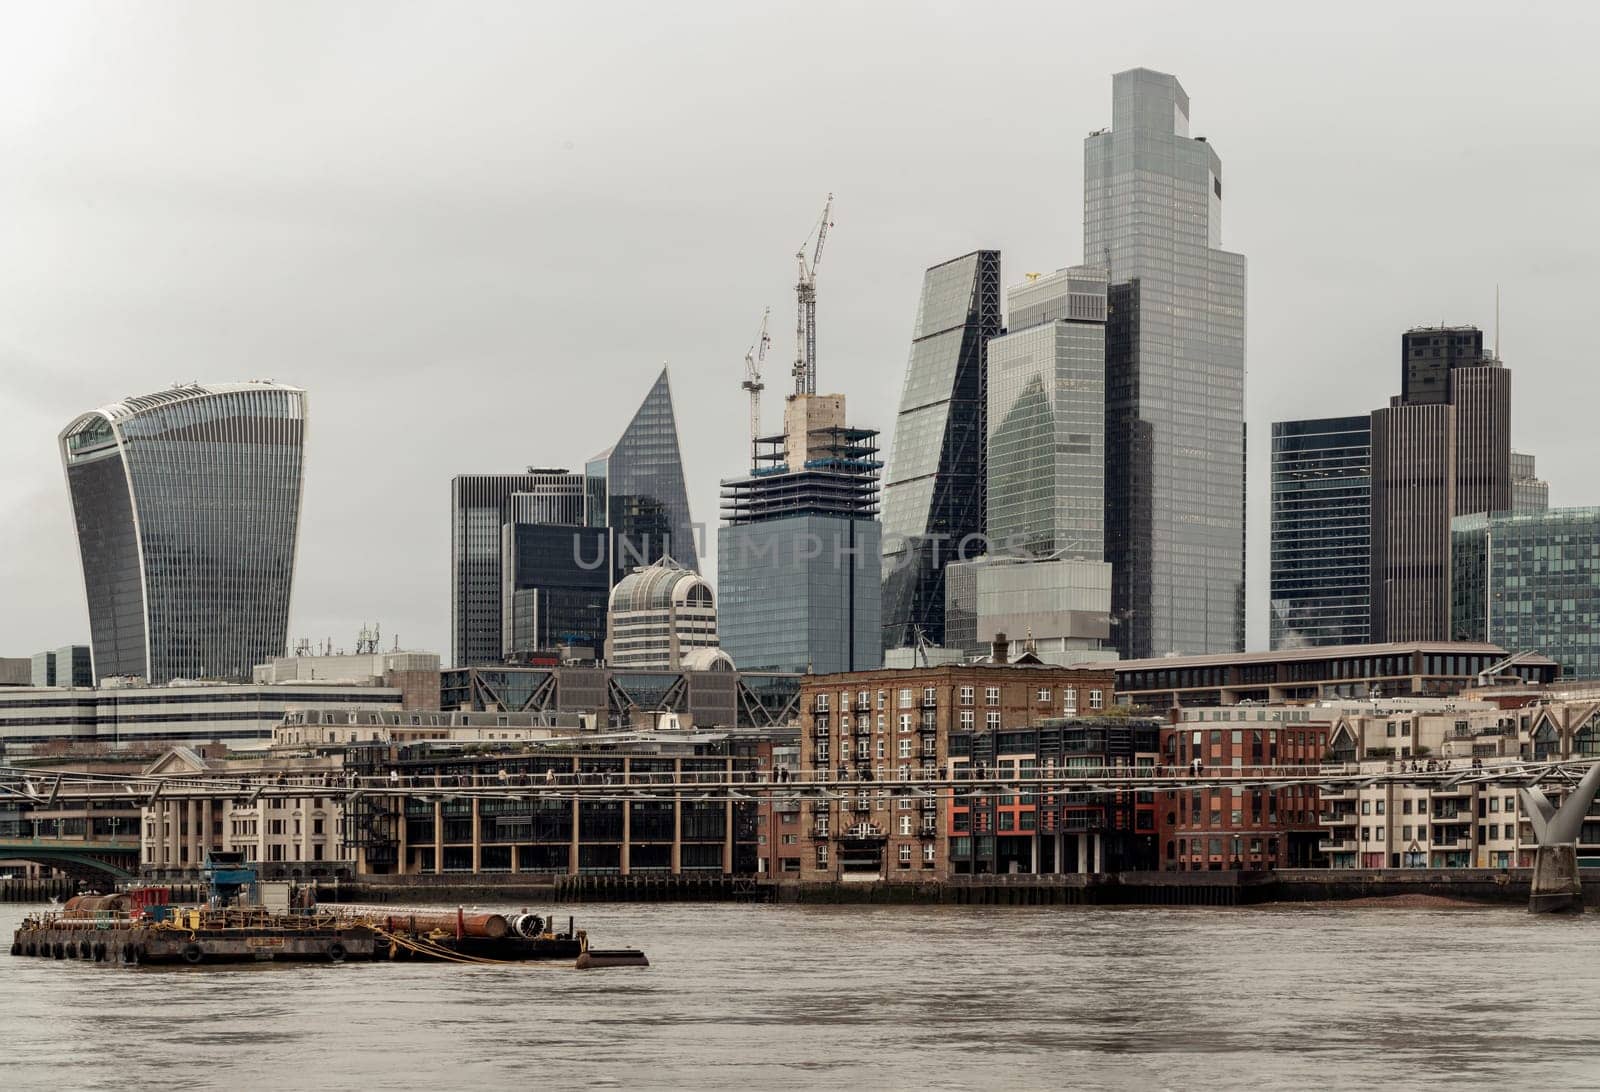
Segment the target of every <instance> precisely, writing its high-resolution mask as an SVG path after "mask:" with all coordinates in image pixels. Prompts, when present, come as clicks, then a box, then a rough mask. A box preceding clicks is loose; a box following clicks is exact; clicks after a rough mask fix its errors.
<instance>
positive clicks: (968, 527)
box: [882, 250, 1000, 648]
mask: <svg viewBox="0 0 1600 1092" xmlns="http://www.w3.org/2000/svg"><path fill="white" fill-rule="evenodd" d="M999 333H1000V252H999V251H998V250H979V251H974V252H973V253H971V254H967V255H964V256H962V257H960V258H955V259H952V260H951V261H948V262H944V263H942V264H940V265H936V266H934V267H933V268H931V269H929V270H928V271H927V273H926V274H925V275H924V277H923V281H922V296H921V299H920V301H919V302H918V305H917V319H916V325H915V326H914V327H913V329H912V340H911V359H910V360H909V362H908V363H907V365H906V380H905V387H904V389H903V390H902V392H901V396H900V413H899V416H898V417H897V418H896V420H895V432H894V445H893V447H892V448H891V449H890V452H889V465H888V472H887V474H886V477H885V483H884V489H883V602H882V608H883V647H884V648H897V647H902V646H908V645H913V644H915V643H916V641H917V637H918V635H919V633H920V635H921V636H922V637H923V638H924V639H925V640H927V641H929V642H931V643H933V644H941V643H943V641H944V599H945V595H944V566H945V564H946V562H948V561H950V560H952V559H956V558H959V556H960V555H961V553H962V550H963V543H968V542H969V539H971V538H972V536H982V535H983V534H984V532H985V528H986V515H987V512H986V509H987V503H988V502H987V491H988V490H987V486H988V469H987V461H988V452H987V447H988V420H987V419H988V347H989V339H990V338H993V337H997V336H998V335H999ZM966 549H967V556H971V555H972V554H974V553H981V552H982V550H983V547H982V545H981V544H972V543H969V544H968V545H967V547H966Z"/></svg>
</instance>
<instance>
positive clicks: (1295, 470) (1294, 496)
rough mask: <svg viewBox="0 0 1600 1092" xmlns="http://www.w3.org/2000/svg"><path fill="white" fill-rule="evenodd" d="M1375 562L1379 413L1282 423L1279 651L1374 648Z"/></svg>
mask: <svg viewBox="0 0 1600 1092" xmlns="http://www.w3.org/2000/svg"><path fill="white" fill-rule="evenodd" d="M1371 562H1372V422H1371V418H1370V417H1369V416H1360V417H1324V418H1321V419H1318V420H1311V421H1276V422H1274V423H1273V425H1272V577H1271V581H1272V599H1271V621H1270V628H1271V639H1272V647H1273V648H1274V649H1280V648H1303V647H1305V646H1308V645H1359V644H1365V643H1366V642H1367V635H1368V622H1369V612H1370V604H1369V599H1370V596H1371V592H1372V577H1371Z"/></svg>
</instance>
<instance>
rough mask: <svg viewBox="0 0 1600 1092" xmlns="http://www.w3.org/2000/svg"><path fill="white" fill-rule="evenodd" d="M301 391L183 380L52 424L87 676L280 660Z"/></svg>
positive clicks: (206, 672)
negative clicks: (84, 608) (56, 428)
mask: <svg viewBox="0 0 1600 1092" xmlns="http://www.w3.org/2000/svg"><path fill="white" fill-rule="evenodd" d="M305 415H306V397H305V392H304V391H302V390H299V389H298V388H295V387H289V386H284V385H282V384H279V383H274V382H271V381H261V382H250V383H232V384H213V385H205V386H202V385H199V384H184V385H180V386H176V387H173V388H171V389H170V390H165V391H159V392H157V393H154V394H147V395H141V396H138V397H130V398H126V399H124V400H123V401H121V402H114V403H112V404H110V405H107V406H103V407H101V408H100V409H98V410H95V411H93V412H90V413H86V414H83V415H82V416H80V417H77V418H75V419H74V420H73V421H72V423H71V424H69V425H68V426H67V427H66V428H65V429H63V430H62V432H61V436H60V447H61V458H62V462H63V464H64V466H65V469H66V476H67V487H68V491H69V493H70V494H71V498H72V508H73V517H74V523H75V525H76V528H77V537H78V550H79V554H80V557H81V559H82V563H83V578H84V588H85V591H86V593H87V596H88V604H89V629H90V634H91V644H92V646H93V650H94V651H93V666H94V674H95V678H96V679H97V680H98V679H105V678H108V677H112V676H130V677H131V676H137V677H139V678H142V679H144V680H146V681H147V682H151V683H155V684H162V683H166V682H169V681H171V680H172V679H177V678H212V679H233V680H242V679H246V678H248V677H249V675H250V668H251V665H253V664H256V663H259V662H260V661H262V660H264V659H266V658H267V657H269V656H277V655H281V654H282V653H283V651H284V648H285V642H286V639H287V633H288V624H289V594H290V590H291V588H292V585H293V582H294V560H295V544H296V538H297V533H298V530H299V526H300V493H301V480H302V475H303V472H304V452H303V444H304V439H305Z"/></svg>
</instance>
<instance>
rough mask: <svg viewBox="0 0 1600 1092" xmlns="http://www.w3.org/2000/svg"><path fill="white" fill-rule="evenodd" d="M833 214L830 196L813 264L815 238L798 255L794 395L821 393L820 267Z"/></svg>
mask: <svg viewBox="0 0 1600 1092" xmlns="http://www.w3.org/2000/svg"><path fill="white" fill-rule="evenodd" d="M832 214H833V194H831V193H830V194H828V203H827V204H825V205H823V206H822V219H820V220H818V221H817V226H816V227H815V228H813V229H812V231H811V235H815V236H816V237H817V246H816V249H815V250H813V251H812V253H811V261H810V263H809V264H807V262H806V243H809V242H811V235H807V236H806V238H805V242H803V243H801V244H800V249H799V250H798V251H796V252H795V256H794V258H795V262H796V264H797V265H799V267H800V280H799V282H798V283H796V284H795V286H794V294H795V302H796V303H797V305H798V306H797V308H796V310H797V314H796V316H795V324H794V393H796V394H816V393H817V266H818V265H819V264H820V263H821V262H822V244H823V242H824V241H826V239H827V238H828V228H830V227H832V226H833V223H832V221H831V220H830V219H829V217H830V216H831V215H832Z"/></svg>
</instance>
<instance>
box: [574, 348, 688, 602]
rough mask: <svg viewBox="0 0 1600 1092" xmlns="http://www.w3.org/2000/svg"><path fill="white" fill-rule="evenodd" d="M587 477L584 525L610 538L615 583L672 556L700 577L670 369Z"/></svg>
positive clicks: (590, 462)
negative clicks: (631, 569) (602, 529)
mask: <svg viewBox="0 0 1600 1092" xmlns="http://www.w3.org/2000/svg"><path fill="white" fill-rule="evenodd" d="M584 476H585V478H586V481H585V484H584V490H585V502H584V512H585V518H586V522H587V523H588V524H589V525H590V526H592V527H609V528H610V529H611V530H612V532H613V539H612V548H613V550H614V551H615V553H614V555H613V556H614V560H615V568H614V572H615V574H616V575H617V576H618V577H620V576H621V575H622V573H624V572H626V571H627V569H628V568H629V567H630V566H636V565H649V564H651V563H652V562H655V561H658V560H660V559H661V558H663V557H669V556H670V557H671V558H673V559H674V560H675V561H677V562H678V564H680V565H682V566H683V567H685V568H688V569H692V570H694V571H696V572H698V571H699V569H700V555H699V551H698V545H697V543H696V541H695V537H694V524H693V521H692V520H691V518H690V515H689V494H688V491H687V490H686V489H685V487H684V477H683V456H682V454H681V453H680V451H679V447H678V423H677V418H676V417H675V416H674V414H673V410H672V384H671V383H670V382H669V380H668V378H667V369H666V368H662V369H661V374H660V375H659V376H657V377H656V381H655V383H654V384H652V385H651V387H650V392H649V393H648V394H646V395H645V399H644V401H643V402H642V403H640V405H639V408H638V410H636V411H635V412H634V415H633V419H632V420H631V421H629V422H628V427H627V428H625V429H623V431H622V436H621V437H620V438H619V439H618V440H617V442H616V443H615V444H613V445H611V446H610V447H609V448H607V449H606V450H604V451H602V452H601V453H600V454H598V455H595V456H594V457H592V458H591V459H589V460H588V462H586V463H585V464H584Z"/></svg>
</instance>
